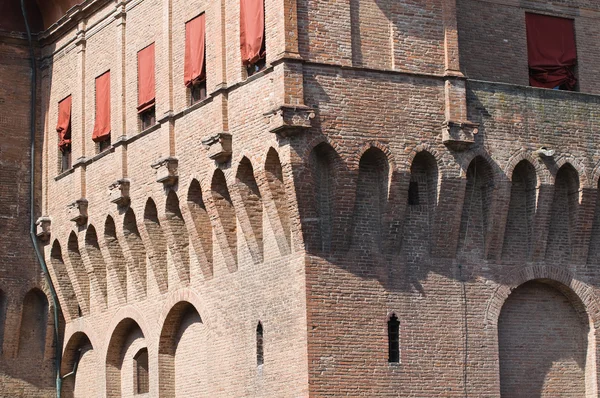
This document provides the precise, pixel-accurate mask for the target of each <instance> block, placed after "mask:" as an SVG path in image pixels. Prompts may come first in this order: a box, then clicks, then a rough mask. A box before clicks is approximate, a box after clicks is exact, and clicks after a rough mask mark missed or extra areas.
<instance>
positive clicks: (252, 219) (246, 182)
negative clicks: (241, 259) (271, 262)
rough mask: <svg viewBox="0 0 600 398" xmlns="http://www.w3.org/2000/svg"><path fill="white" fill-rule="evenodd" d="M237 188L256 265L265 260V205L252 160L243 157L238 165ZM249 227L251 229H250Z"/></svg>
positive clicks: (242, 220) (247, 236) (244, 227)
mask: <svg viewBox="0 0 600 398" xmlns="http://www.w3.org/2000/svg"><path fill="white" fill-rule="evenodd" d="M235 182H236V183H235V186H236V188H237V193H238V195H239V196H240V199H241V209H242V210H243V213H242V214H240V216H243V217H238V218H240V225H241V227H242V231H243V232H244V236H245V237H246V242H247V245H248V247H249V248H250V253H251V255H252V258H253V260H254V262H255V263H260V262H262V259H263V225H262V224H263V203H262V196H261V194H260V191H259V190H258V185H257V184H256V179H255V178H254V169H253V167H252V163H251V162H250V159H248V158H247V157H245V156H244V157H243V158H242V160H241V161H240V163H239V164H238V169H237V173H236V177H235ZM248 227H249V228H248Z"/></svg>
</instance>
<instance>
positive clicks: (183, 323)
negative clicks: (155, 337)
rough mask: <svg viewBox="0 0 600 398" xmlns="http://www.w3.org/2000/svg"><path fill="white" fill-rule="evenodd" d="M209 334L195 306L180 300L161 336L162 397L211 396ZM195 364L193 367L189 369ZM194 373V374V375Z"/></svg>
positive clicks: (170, 312)
mask: <svg viewBox="0 0 600 398" xmlns="http://www.w3.org/2000/svg"><path fill="white" fill-rule="evenodd" d="M207 337H208V335H207V332H206V328H205V326H204V323H203V322H202V318H201V317H200V314H199V312H198V310H197V309H196V307H195V306H194V305H193V304H191V303H189V302H187V301H180V302H178V303H177V304H175V305H174V306H173V307H172V308H171V310H170V311H169V313H168V315H167V317H166V318H165V321H164V323H163V328H162V330H161V333H160V341H159V349H158V351H159V352H158V356H159V358H158V363H159V382H160V386H159V391H160V394H159V396H160V397H191V396H208V395H210V394H209V390H208V387H209V384H208V383H207V382H206V378H198V377H194V375H195V374H202V375H206V373H207V371H208V369H209V368H208V355H207V348H208V346H209V342H208V341H207V340H208V339H207ZM189 363H194V364H195V366H194V368H191V367H190V366H186V365H187V364H189ZM192 372H193V373H192Z"/></svg>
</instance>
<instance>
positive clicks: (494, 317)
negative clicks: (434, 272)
mask: <svg viewBox="0 0 600 398" xmlns="http://www.w3.org/2000/svg"><path fill="white" fill-rule="evenodd" d="M534 280H540V281H544V282H546V283H549V284H550V285H552V286H554V287H555V288H557V289H558V290H559V291H561V292H562V293H563V294H565V296H567V298H569V300H570V301H571V302H572V303H573V304H574V307H575V309H576V311H577V312H578V313H579V314H580V315H582V314H586V315H587V316H588V317H589V320H590V322H591V324H592V325H591V327H593V328H598V327H600V307H599V305H598V299H597V297H596V295H595V294H594V291H593V289H592V287H590V286H589V285H587V284H585V283H584V282H581V281H578V280H576V279H575V276H574V275H573V274H572V273H571V272H569V271H568V270H567V269H566V268H563V267H560V268H559V267H554V266H550V265H547V266H542V265H532V266H529V267H526V268H523V269H521V270H520V271H519V272H516V273H511V274H510V276H507V277H506V278H505V280H504V281H503V282H502V284H500V285H498V286H497V287H496V289H495V290H494V292H493V294H492V296H491V297H490V298H489V299H488V303H487V306H486V310H485V324H486V325H490V326H494V329H495V328H496V327H497V326H498V318H499V316H500V311H501V310H502V306H503V305H504V303H505V301H506V299H507V298H508V296H510V294H511V293H512V291H513V290H515V289H516V288H518V287H519V286H521V285H523V284H524V283H526V282H530V281H534ZM575 304H577V305H575Z"/></svg>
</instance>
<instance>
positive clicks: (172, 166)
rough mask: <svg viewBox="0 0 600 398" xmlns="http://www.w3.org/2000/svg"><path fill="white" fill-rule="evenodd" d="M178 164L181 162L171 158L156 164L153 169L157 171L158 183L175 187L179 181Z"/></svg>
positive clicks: (160, 160)
mask: <svg viewBox="0 0 600 398" xmlns="http://www.w3.org/2000/svg"><path fill="white" fill-rule="evenodd" d="M178 164H179V160H178V159H177V158H175V157H171V156H169V157H166V158H162V159H159V160H157V161H156V162H154V163H153V164H152V165H151V167H152V168H153V169H154V170H155V171H156V182H160V183H162V184H164V185H166V186H172V185H175V183H177V180H178V179H179V176H178V174H177V166H178Z"/></svg>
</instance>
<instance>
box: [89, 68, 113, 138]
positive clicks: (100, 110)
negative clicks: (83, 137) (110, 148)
mask: <svg viewBox="0 0 600 398" xmlns="http://www.w3.org/2000/svg"><path fill="white" fill-rule="evenodd" d="M109 138H110V71H108V72H106V73H105V74H103V75H101V76H98V77H97V78H96V120H95V121H94V132H93V133H92V140H94V141H95V142H100V141H105V140H107V139H109Z"/></svg>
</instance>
